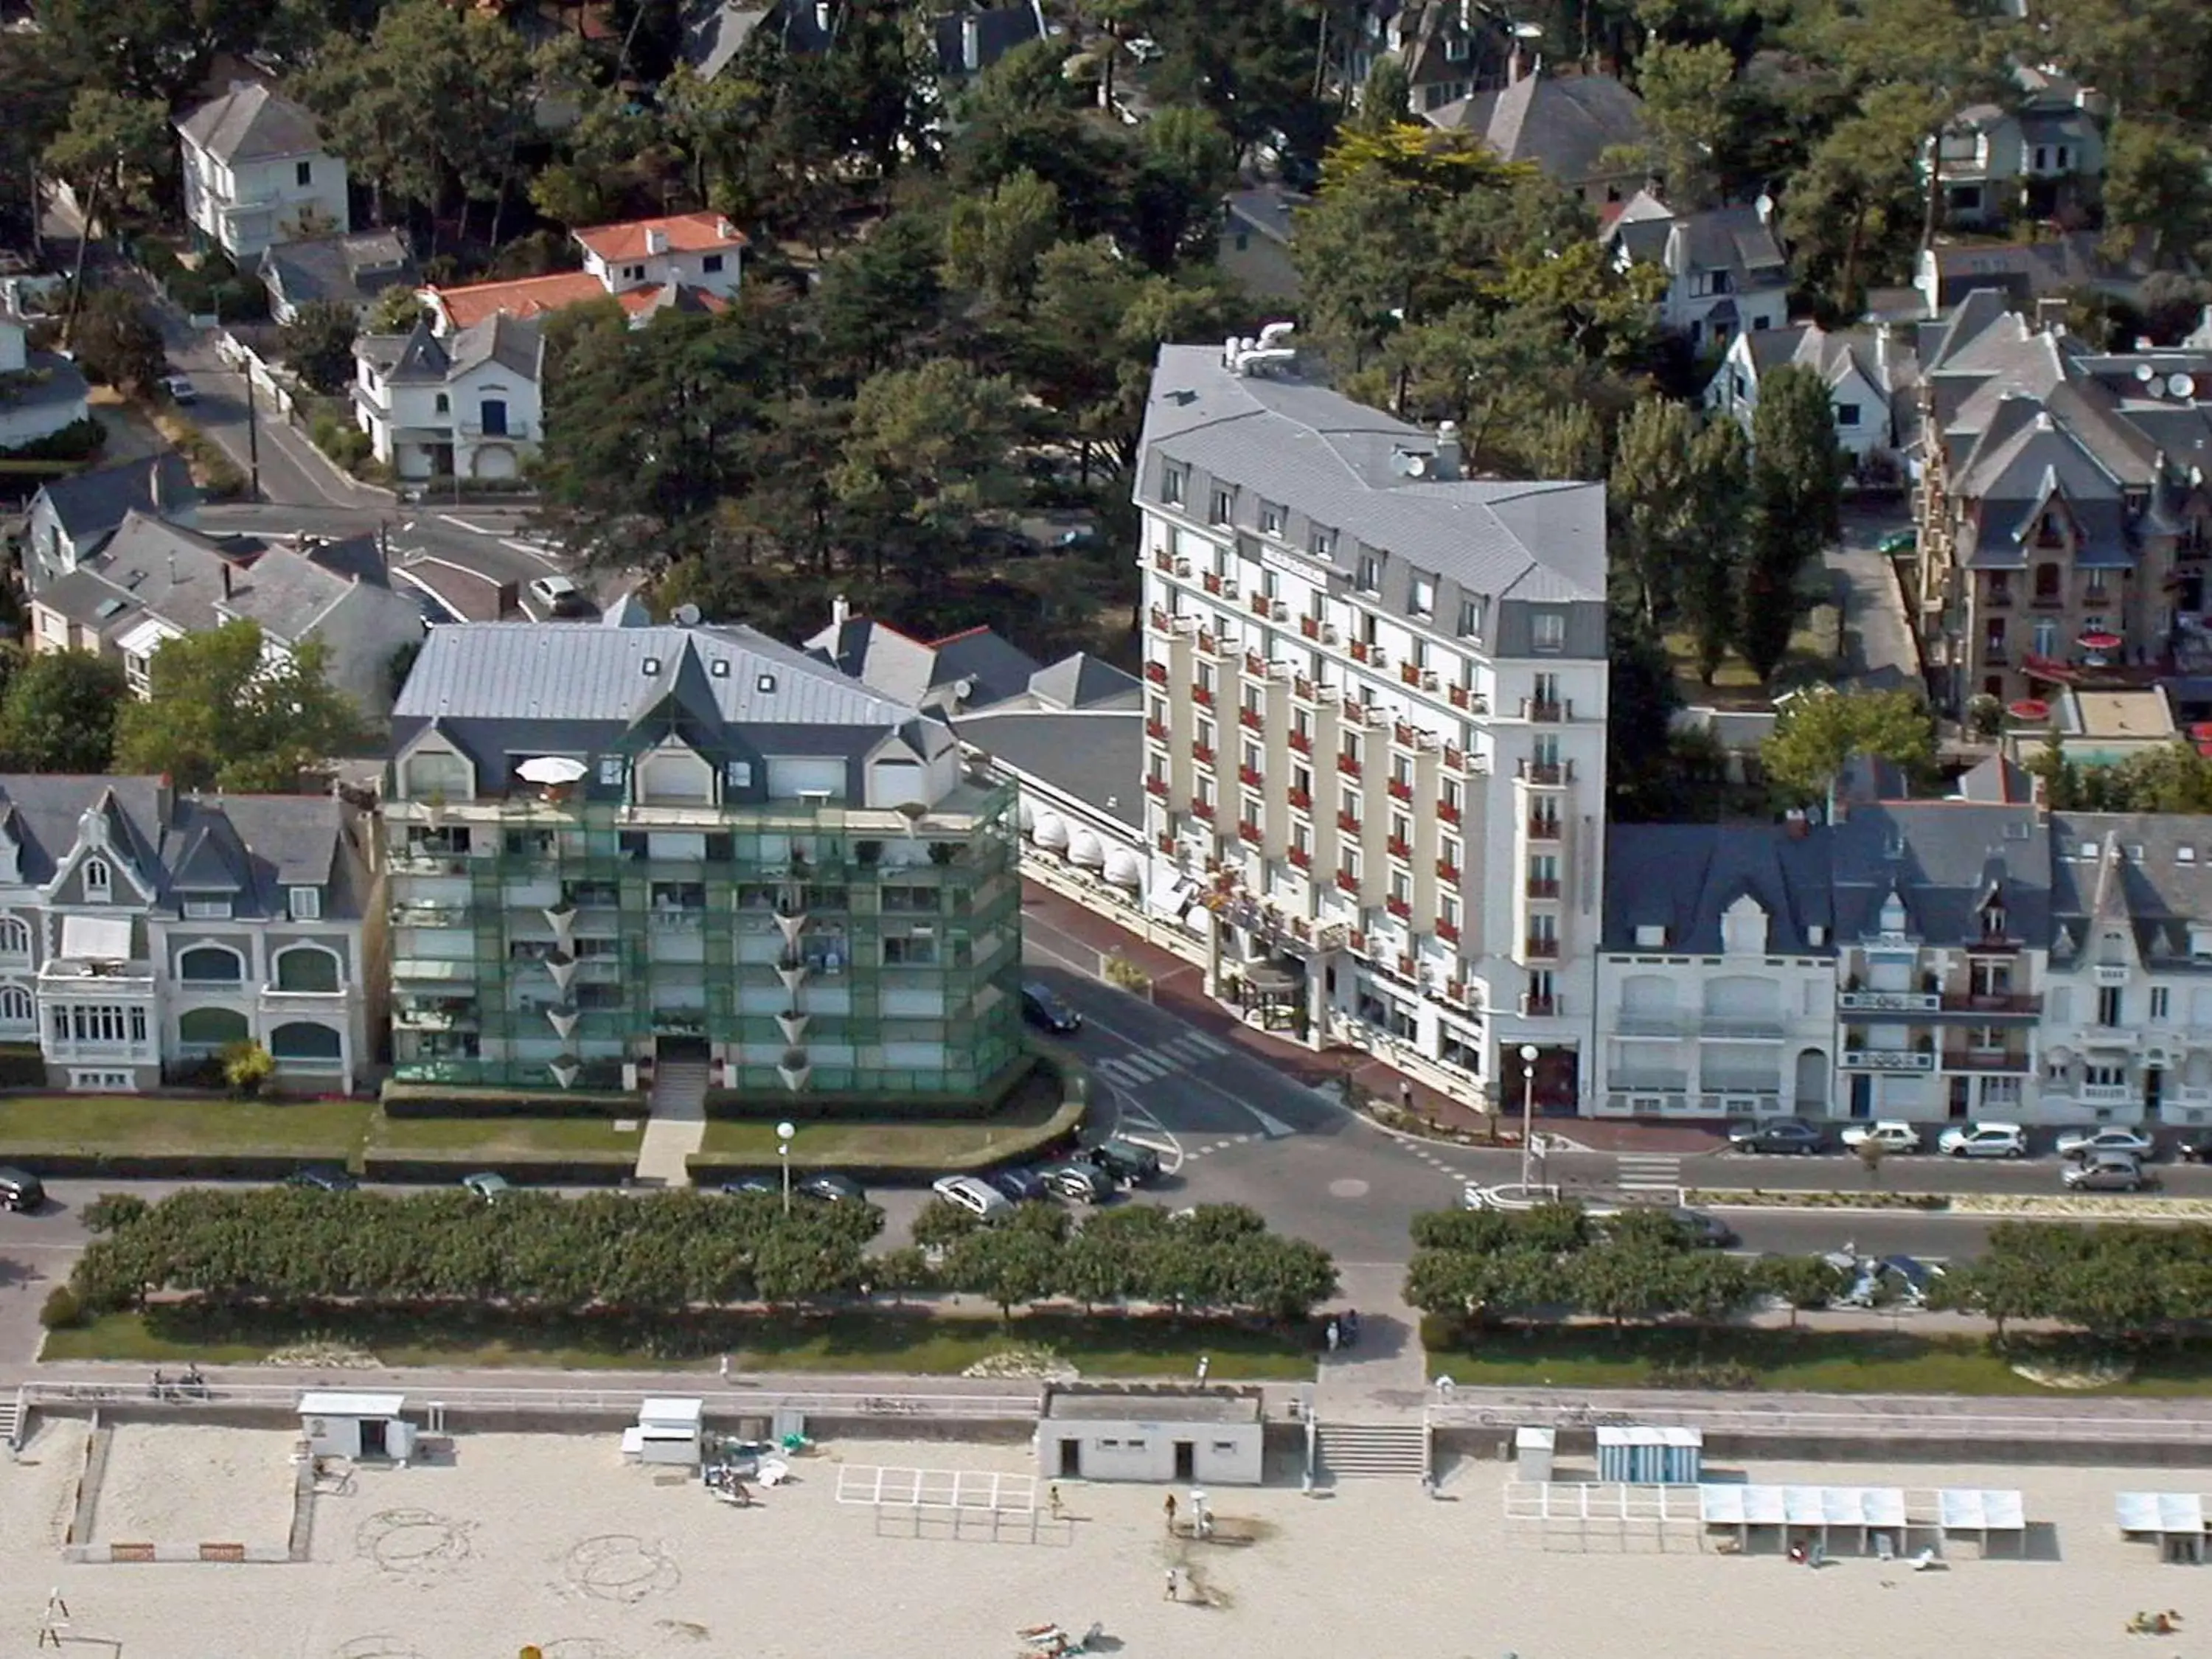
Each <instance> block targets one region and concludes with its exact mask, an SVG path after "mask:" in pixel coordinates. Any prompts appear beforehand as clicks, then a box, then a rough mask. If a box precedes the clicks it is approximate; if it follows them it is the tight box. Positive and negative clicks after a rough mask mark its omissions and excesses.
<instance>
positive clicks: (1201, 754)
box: [1190, 743, 1213, 766]
mask: <svg viewBox="0 0 2212 1659" xmlns="http://www.w3.org/2000/svg"><path fill="white" fill-rule="evenodd" d="M1190 757H1191V758H1192V759H1193V760H1194V761H1196V762H1197V763H1199V764H1200V766H1211V765H1212V764H1213V747H1212V744H1204V743H1194V744H1191V746H1190Z"/></svg>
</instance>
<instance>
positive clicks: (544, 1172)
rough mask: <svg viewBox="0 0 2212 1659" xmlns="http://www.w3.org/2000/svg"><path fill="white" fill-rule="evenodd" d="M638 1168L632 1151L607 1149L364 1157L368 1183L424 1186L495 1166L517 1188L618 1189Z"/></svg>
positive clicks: (364, 1176) (371, 1154) (376, 1154)
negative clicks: (541, 1154)
mask: <svg viewBox="0 0 2212 1659" xmlns="http://www.w3.org/2000/svg"><path fill="white" fill-rule="evenodd" d="M636 1168H637V1158H636V1156H635V1154H634V1153H627V1152H608V1153H605V1154H602V1155H600V1156H598V1157H593V1156H592V1155H591V1154H590V1153H587V1152H574V1153H571V1154H569V1155H568V1156H567V1157H565V1158H514V1157H511V1156H508V1155H507V1154H504V1153H502V1154H501V1156H500V1157H498V1158H486V1157H485V1156H483V1154H482V1153H479V1152H456V1153H454V1154H453V1155H452V1156H451V1157H447V1158H441V1157H439V1156H438V1155H436V1154H435V1153H430V1152H407V1153H392V1152H368V1153H365V1154H363V1156H362V1161H361V1173H362V1179H364V1180H367V1181H392V1182H400V1183H403V1184H412V1185H419V1186H424V1187H436V1186H445V1185H451V1184H453V1183H454V1182H459V1180H460V1179H461V1177H462V1176H469V1175H474V1174H476V1173H477V1171H478V1170H486V1169H493V1170H498V1171H499V1173H500V1174H501V1175H502V1176H506V1177H507V1180H508V1181H510V1182H513V1184H514V1185H516V1186H518V1187H619V1186H620V1185H621V1184H622V1183H623V1182H625V1181H627V1180H629V1177H630V1175H631V1172H632V1171H634V1170H635V1169H636Z"/></svg>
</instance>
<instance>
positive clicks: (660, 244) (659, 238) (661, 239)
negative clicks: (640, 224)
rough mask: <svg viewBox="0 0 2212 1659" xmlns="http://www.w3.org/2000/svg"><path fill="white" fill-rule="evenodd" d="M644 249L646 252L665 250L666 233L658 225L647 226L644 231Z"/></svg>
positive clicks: (666, 245)
mask: <svg viewBox="0 0 2212 1659" xmlns="http://www.w3.org/2000/svg"><path fill="white" fill-rule="evenodd" d="M645 251H646V252H647V253H665V252H668V233H667V232H666V231H665V230H663V229H662V228H660V227H659V225H653V226H650V227H648V228H647V230H646V233H645Z"/></svg>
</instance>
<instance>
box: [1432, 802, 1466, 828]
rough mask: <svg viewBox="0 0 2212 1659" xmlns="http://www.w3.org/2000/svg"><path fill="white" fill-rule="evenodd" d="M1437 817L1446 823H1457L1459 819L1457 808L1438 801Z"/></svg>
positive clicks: (1448, 803) (1449, 803)
mask: <svg viewBox="0 0 2212 1659" xmlns="http://www.w3.org/2000/svg"><path fill="white" fill-rule="evenodd" d="M1437 817H1438V818H1439V819H1441V820H1442V821H1443V822H1444V823H1458V822H1459V818H1460V813H1459V808H1458V807H1456V806H1455V805H1452V804H1451V802H1449V801H1448V800H1440V801H1438V802H1437Z"/></svg>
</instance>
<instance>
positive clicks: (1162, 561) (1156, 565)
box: [1152, 553, 1176, 576]
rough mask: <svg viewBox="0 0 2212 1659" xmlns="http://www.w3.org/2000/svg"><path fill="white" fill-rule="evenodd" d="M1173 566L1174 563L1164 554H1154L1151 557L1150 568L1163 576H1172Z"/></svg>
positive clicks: (1173, 572)
mask: <svg viewBox="0 0 2212 1659" xmlns="http://www.w3.org/2000/svg"><path fill="white" fill-rule="evenodd" d="M1175 565H1176V562H1175V561H1174V560H1173V559H1171V558H1170V557H1169V556H1167V555H1166V554H1165V553H1155V554H1153V555H1152V568H1153V569H1155V570H1157V571H1158V572H1159V573H1160V574H1162V575H1164V576H1166V575H1173V574H1175Z"/></svg>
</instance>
